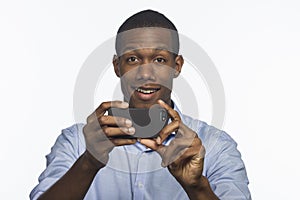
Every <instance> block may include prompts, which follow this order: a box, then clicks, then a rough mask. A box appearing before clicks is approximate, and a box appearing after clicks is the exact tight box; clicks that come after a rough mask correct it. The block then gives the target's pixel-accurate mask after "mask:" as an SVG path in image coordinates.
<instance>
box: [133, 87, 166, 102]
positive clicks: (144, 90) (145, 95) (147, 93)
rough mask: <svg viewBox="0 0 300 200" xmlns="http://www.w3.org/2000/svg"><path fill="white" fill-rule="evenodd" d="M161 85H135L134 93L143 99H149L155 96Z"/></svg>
mask: <svg viewBox="0 0 300 200" xmlns="http://www.w3.org/2000/svg"><path fill="white" fill-rule="evenodd" d="M160 89H161V88H160V87H157V86H155V87H152V86H151V87H148V86H141V87H135V88H134V94H135V95H136V96H137V97H138V98H139V99H140V100H143V101H149V100H151V99H153V98H155V95H156V94H157V92H158V91H159V90H160Z"/></svg>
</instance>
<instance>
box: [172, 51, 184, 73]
mask: <svg viewBox="0 0 300 200" xmlns="http://www.w3.org/2000/svg"><path fill="white" fill-rule="evenodd" d="M183 63H184V59H183V57H182V55H178V56H176V58H175V74H174V78H177V77H178V76H179V74H180V72H181V69H182V65H183Z"/></svg>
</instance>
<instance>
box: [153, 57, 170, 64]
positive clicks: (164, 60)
mask: <svg viewBox="0 0 300 200" xmlns="http://www.w3.org/2000/svg"><path fill="white" fill-rule="evenodd" d="M154 62H157V63H165V62H167V60H166V59H164V58H162V57H158V58H155V60H154Z"/></svg>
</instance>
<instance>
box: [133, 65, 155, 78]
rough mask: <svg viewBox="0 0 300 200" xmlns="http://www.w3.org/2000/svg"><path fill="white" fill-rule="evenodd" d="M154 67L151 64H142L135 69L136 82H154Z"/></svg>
mask: <svg viewBox="0 0 300 200" xmlns="http://www.w3.org/2000/svg"><path fill="white" fill-rule="evenodd" d="M153 67H154V66H153V65H152V64H151V63H146V64H142V65H140V66H139V67H138V69H137V74H136V79H137V80H145V81H146V80H151V81H155V74H154V68H153Z"/></svg>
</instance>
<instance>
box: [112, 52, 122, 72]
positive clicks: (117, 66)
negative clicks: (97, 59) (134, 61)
mask: <svg viewBox="0 0 300 200" xmlns="http://www.w3.org/2000/svg"><path fill="white" fill-rule="evenodd" d="M112 63H113V65H114V70H115V74H116V75H117V77H120V76H121V74H120V68H119V64H120V59H119V58H118V56H117V55H114V57H113V62H112Z"/></svg>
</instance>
